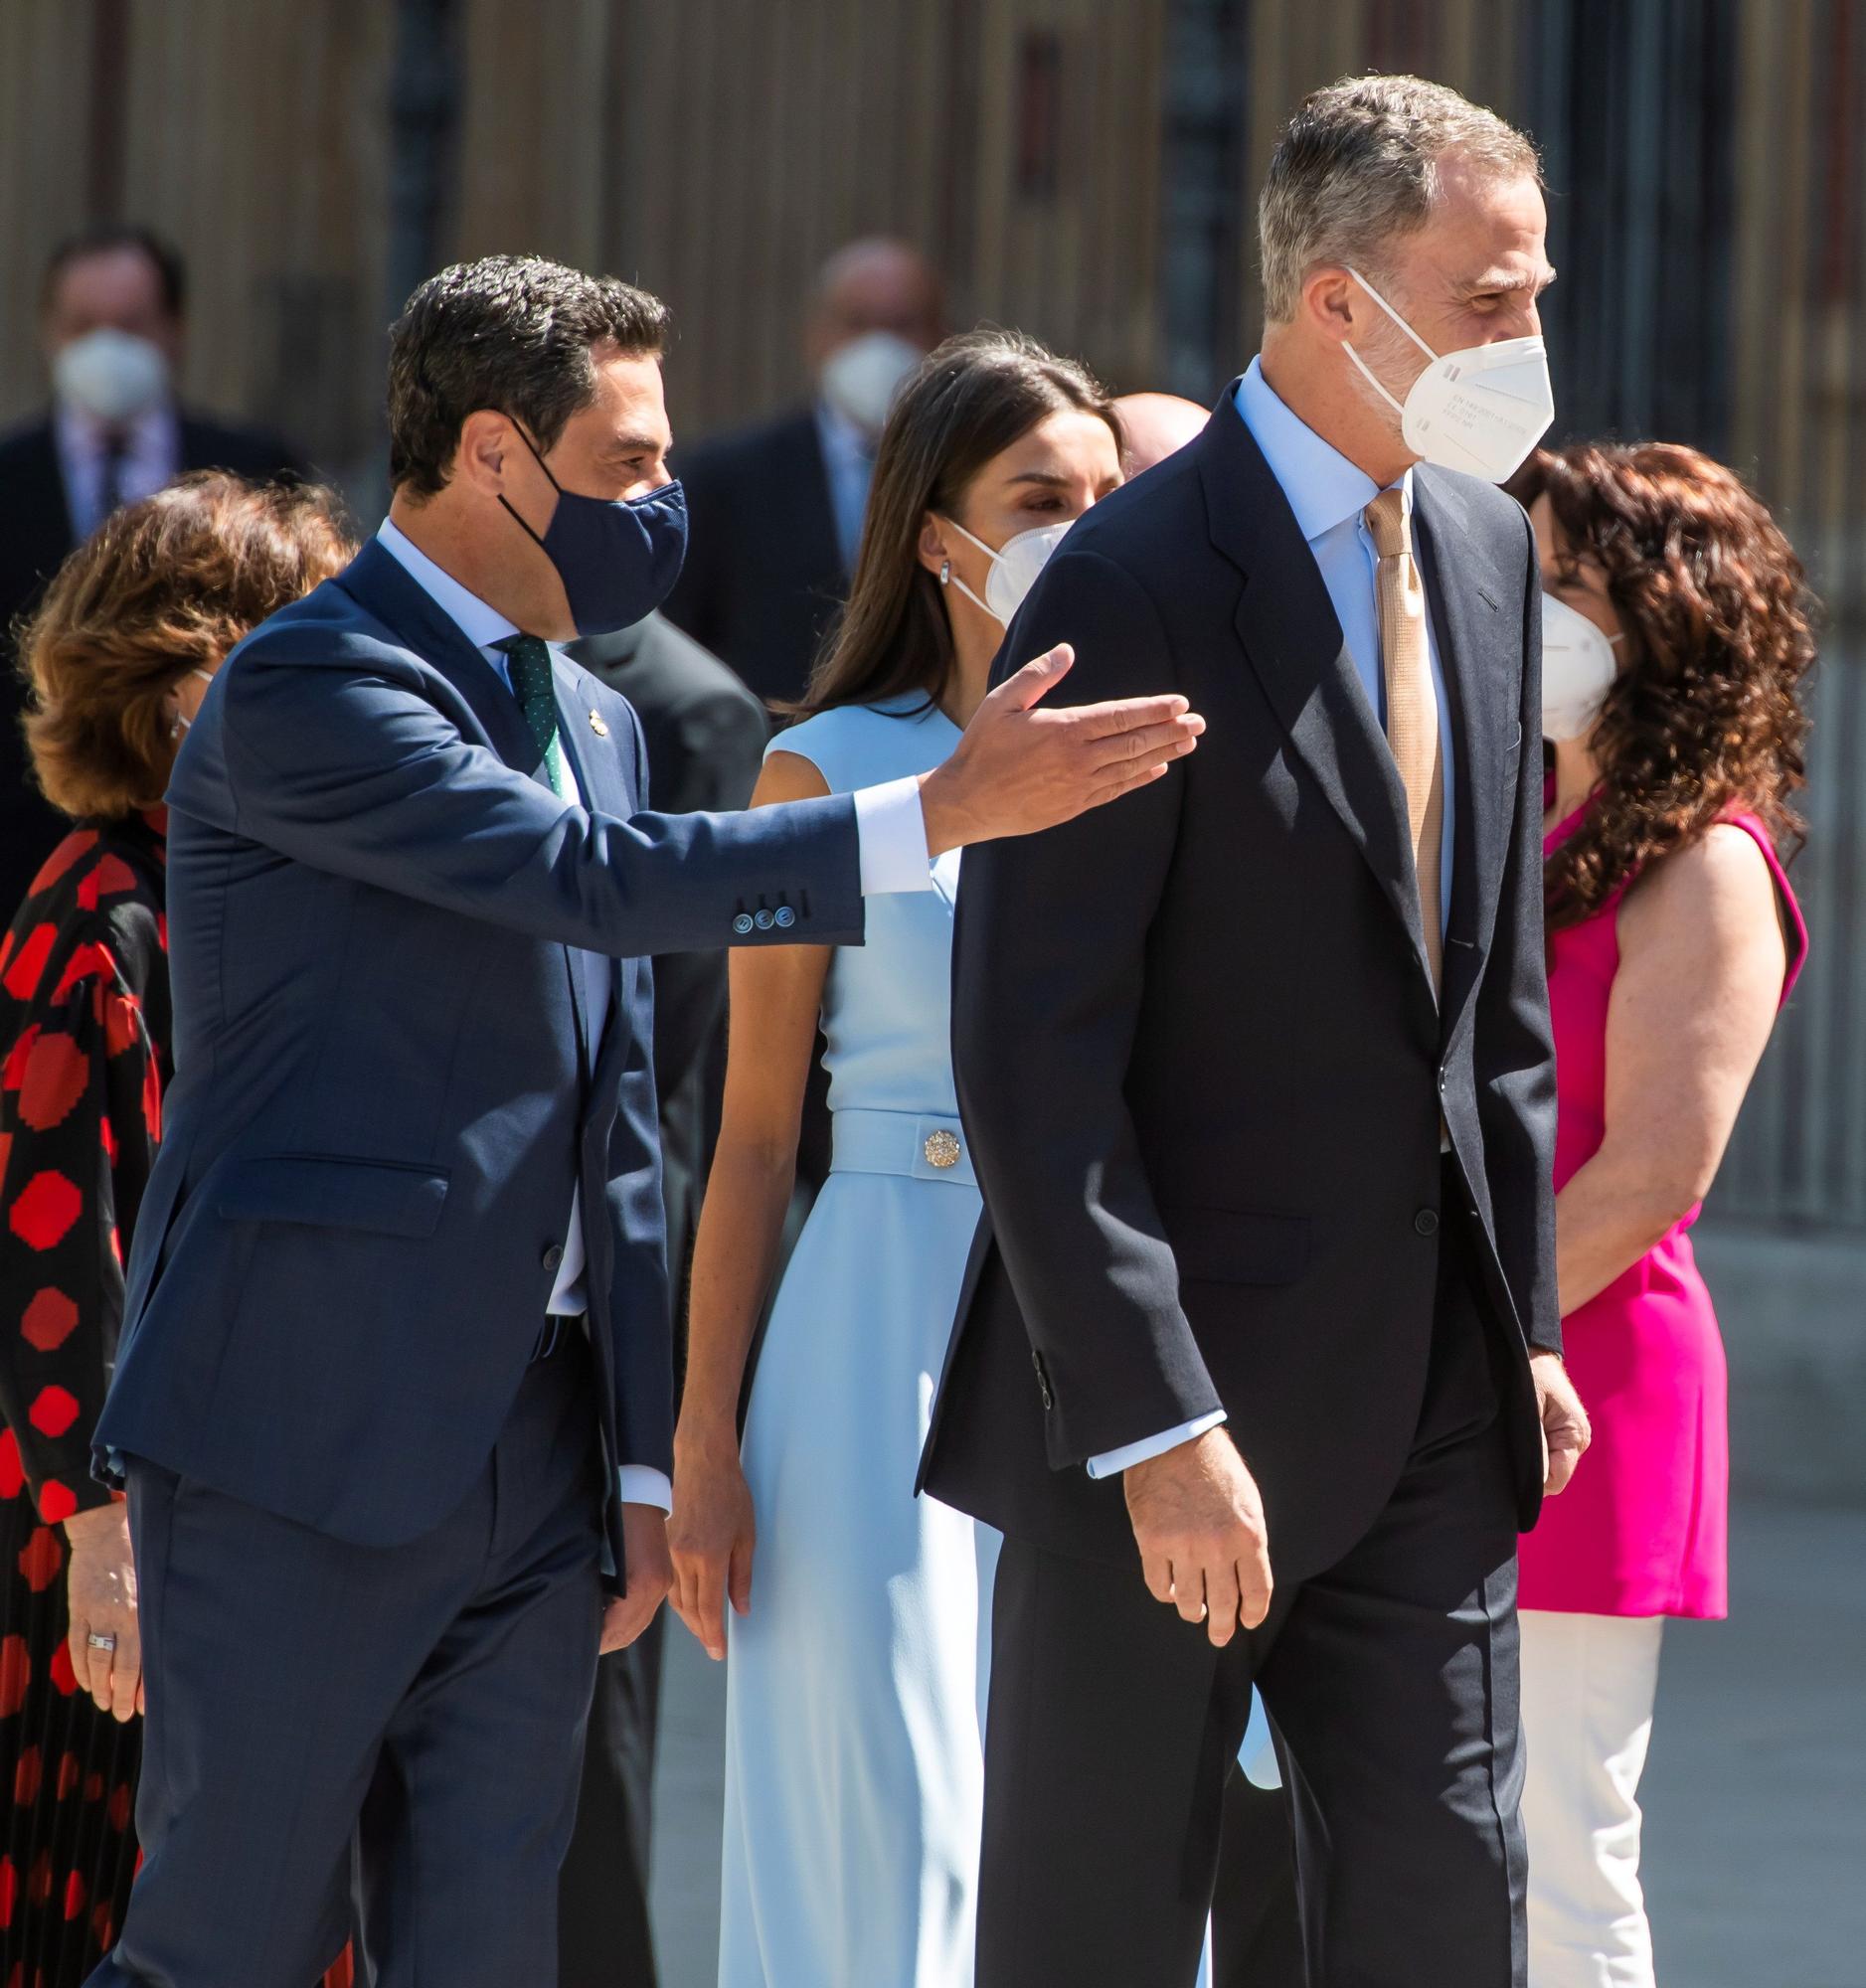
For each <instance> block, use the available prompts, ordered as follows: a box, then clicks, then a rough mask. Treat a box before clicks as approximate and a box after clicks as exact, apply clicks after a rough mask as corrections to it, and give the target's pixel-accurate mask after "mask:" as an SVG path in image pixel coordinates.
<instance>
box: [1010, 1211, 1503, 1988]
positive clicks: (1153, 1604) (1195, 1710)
mask: <svg viewBox="0 0 1866 1988" xmlns="http://www.w3.org/2000/svg"><path fill="white" fill-rule="evenodd" d="M1463 1254H1464V1252H1463V1250H1462V1247H1461V1245H1460V1244H1459V1243H1457V1242H1456V1241H1455V1240H1453V1239H1451V1238H1449V1237H1447V1242H1446V1246H1445V1247H1444V1248H1443V1250H1442V1260H1441V1273H1440V1280H1439V1306H1438V1319H1437V1324H1436V1329H1435V1339H1434V1345H1433V1349H1432V1359H1431V1373H1430V1376H1429V1378H1428V1380H1427V1384H1426V1390H1425V1400H1424V1408H1423V1409H1422V1412H1421V1415H1420V1419H1419V1424H1418V1433H1417V1436H1416V1438H1415V1442H1414V1446H1413V1449H1412V1452H1411V1454H1410V1456H1409V1458H1408V1460H1407V1463H1406V1466H1405V1469H1404V1470H1403V1472H1402V1474H1401V1477H1400V1479H1399V1482H1398V1483H1397V1484H1396V1486H1395V1487H1394V1490H1393V1493H1392V1495H1391V1497H1390V1498H1389V1500H1388V1502H1387V1504H1386V1506H1385V1508H1384V1509H1383V1510H1382V1511H1381V1512H1380V1514H1379V1515H1378V1517H1377V1518H1376V1519H1375V1521H1374V1523H1373V1524H1372V1526H1371V1527H1370V1529H1369V1530H1368V1531H1367V1533H1366V1534H1365V1535H1364V1536H1363V1537H1362V1538H1361V1540H1360V1541H1359V1542H1358V1543H1357V1544H1356V1545H1355V1546H1354V1547H1353V1548H1352V1549H1351V1550H1350V1551H1349V1552H1348V1553H1347V1554H1346V1555H1345V1556H1344V1557H1343V1558H1342V1559H1341V1560H1340V1561H1338V1562H1337V1563H1336V1564H1335V1565H1334V1566H1333V1567H1330V1568H1328V1569H1326V1570H1325V1571H1323V1572H1322V1573H1319V1574H1314V1575H1311V1576H1310V1577H1308V1578H1307V1579H1304V1580H1302V1581H1300V1582H1297V1583H1294V1584H1293V1585H1284V1586H1282V1587H1279V1588H1278V1589H1277V1591H1276V1594H1275V1597H1274V1599H1273V1601H1272V1610H1271V1614H1270V1616H1269V1618H1268V1619H1267V1620H1266V1621H1265V1623H1264V1624H1263V1625H1262V1626H1261V1627H1260V1628H1259V1629H1258V1630H1257V1631H1255V1632H1252V1633H1249V1634H1240V1635H1238V1636H1236V1637H1234V1638H1233V1640H1232V1642H1231V1644H1230V1645H1229V1646H1228V1647H1227V1648H1226V1649H1225V1650H1223V1651H1220V1650H1217V1649H1214V1648H1213V1646H1212V1644H1211V1643H1210V1641H1209V1640H1208V1639H1207V1637H1206V1634H1205V1631H1204V1629H1203V1628H1202V1627H1200V1626H1197V1625H1193V1624H1189V1623H1186V1622H1182V1621H1181V1620H1180V1619H1179V1617H1178V1615H1177V1614H1176V1613H1175V1612H1174V1611H1173V1610H1172V1609H1171V1608H1169V1607H1166V1606H1163V1605H1162V1604H1161V1603H1159V1602H1157V1601H1155V1600H1153V1598H1152V1597H1151V1596H1150V1595H1149V1594H1148V1592H1147V1590H1146V1587H1145V1585H1144V1583H1143V1582H1142V1580H1141V1578H1140V1570H1139V1566H1138V1562H1137V1560H1136V1561H1135V1562H1134V1563H1132V1564H1129V1565H1125V1566H1111V1565H1103V1564H1102V1563H1097V1562H1090V1561H1086V1560H1078V1559H1073V1558H1070V1557H1067V1556H1064V1555H1059V1554H1053V1553H1049V1552H1046V1551H1044V1550H1042V1549H1040V1548H1037V1547H1035V1546H1032V1545H1031V1544H1029V1543H1028V1542H1025V1541H1020V1540H1018V1539H1015V1538H1010V1539H1007V1540H1006V1541H1005V1543H1004V1551H1003V1555H1002V1558H1001V1559H1000V1562H999V1568H998V1580H997V1593H996V1614H995V1618H994V1645H993V1657H992V1674H991V1704H990V1716H989V1726H988V1734H987V1742H986V1765H985V1820H984V1846H983V1856H982V1861H981V1868H982V1877H981V1883H980V1897H979V1929H978V1972H977V1988H1135V1984H1138V1983H1142V1982H1144V1983H1145V1984H1147V1988H1190V1985H1191V1983H1192V1982H1193V1981H1194V1979H1195V1977H1196V1974H1197V1970H1198V1964H1199V1951H1200V1944H1201V1940H1202V1937H1203V1934H1204V1929H1205V1920H1206V1914H1207V1911H1208V1909H1209V1908H1210V1907H1211V1905H1212V1900H1213V1888H1214V1882H1215V1876H1216V1873H1217V1870H1218V1861H1219V1841H1220V1834H1221V1818H1222V1816H1223V1810H1224V1789H1225V1782H1226V1777H1227V1774H1228V1772H1229V1771H1230V1770H1231V1766H1232V1763H1233V1761H1234V1760H1235V1758H1236V1755H1237V1751H1238V1747H1239V1744H1240V1742H1241V1741H1242V1740H1243V1737H1244V1730H1245V1726H1246V1724H1247V1721H1248V1719H1249V1716H1250V1705H1251V1686H1252V1684H1253V1682H1255V1683H1256V1685H1257V1686H1258V1688H1259V1690H1260V1691H1261V1692H1262V1694H1263V1697H1264V1703H1265V1707H1266V1709H1267V1711H1268V1712H1269V1715H1270V1718H1271V1721H1272V1726H1273V1727H1274V1729H1275V1732H1276V1736H1277V1741H1278V1749H1277V1750H1278V1755H1279V1757H1280V1759H1281V1762H1282V1768H1283V1775H1284V1780H1285V1783H1286V1785H1287V1788H1288V1792H1289V1798H1290V1802H1291V1805H1292V1810H1293V1818H1294V1838H1295V1870H1296V1886H1297V1892H1298V1895H1299V1909H1300V1915H1301V1938H1302V1946H1303V1949H1304V1954H1305V1965H1306V1971H1307V1980H1308V1988H1419V1984H1420V1983H1422V1982H1431V1983H1432V1984H1433V1988H1523V1984H1524V1980H1525V1972H1524V1951H1525V1946H1524V1930H1523V1898H1524V1884H1525V1856H1524V1850H1523V1832H1522V1824H1521V1819H1520V1814H1519V1808H1520V1801H1521V1791H1522V1752H1521V1745H1520V1738H1519V1715H1518V1702H1517V1701H1518V1685H1517V1662H1518V1659H1517V1626H1516V1501H1515V1492H1514V1488H1513V1482H1512V1474H1511V1459H1510V1453H1509V1446H1508V1441H1507V1436H1506V1429H1505V1422H1504V1417H1503V1416H1502V1415H1501V1413H1500V1412H1499V1394H1498V1379H1497V1375H1496V1372H1495V1367H1496V1361H1497V1358H1498V1355H1497V1353H1496V1352H1495V1351H1494V1350H1493V1349H1492V1348H1491V1347H1489V1346H1488V1345H1487V1344H1486V1335H1485V1330H1484V1327H1483V1325H1482V1324H1481V1322H1480V1319H1479V1316H1478V1312H1477V1308H1476V1305H1475V1302H1474V1300H1473V1297H1472V1294H1471V1283H1470V1278H1469V1274H1468V1266H1467V1265H1466V1263H1465V1262H1464V1261H1463ZM1516 1357H1518V1358H1520V1357H1521V1356H1520V1354H1519V1355H1517V1356H1516ZM1349 1378H1350V1379H1351V1377H1349ZM1270 1524H1271V1564H1272V1572H1273V1570H1274V1566H1275V1554H1276V1536H1275V1516H1274V1514H1273V1513H1272V1514H1271V1515H1270ZM1085 1735H1094V1736H1095V1739H1094V1743H1093V1744H1085V1743H1084V1736H1085ZM1262 1841H1263V1843H1264V1846H1265V1850H1264V1854H1265V1855H1266V1856H1269V1857H1271V1858H1272V1859H1279V1858H1280V1857H1281V1856H1282V1855H1283V1854H1284V1853H1283V1851H1282V1847H1281V1844H1280V1843H1279V1842H1278V1841H1277V1839H1276V1836H1275V1833H1274V1832H1273V1831H1271V1832H1267V1833H1266V1834H1265V1836H1264V1837H1263V1839H1262ZM1265 1875H1266V1879H1267V1886H1266V1897H1267V1900H1270V1899H1273V1893H1274V1889H1275V1882H1276V1877H1277V1873H1276V1872H1275V1871H1274V1870H1272V1871H1270V1872H1268V1873H1266V1874H1265ZM1271 1909H1272V1915H1273V1909H1274V1908H1273V1905H1272V1906H1271ZM1225 1916H1226V1915H1225V1913H1224V1911H1223V1910H1222V1909H1221V1911H1220V1913H1219V1925H1220V1928H1221V1931H1222V1928H1223V1926H1224V1923H1225ZM1221 1964H1222V1956H1221Z"/></svg>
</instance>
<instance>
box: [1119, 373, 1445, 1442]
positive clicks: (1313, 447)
mask: <svg viewBox="0 0 1866 1988" xmlns="http://www.w3.org/2000/svg"><path fill="white" fill-rule="evenodd" d="M1235 405H1236V407H1237V410H1238V413H1239V414H1240V415H1241V416H1242V417H1243V420H1244V424H1245V426H1246V427H1247V428H1249V429H1250V430H1251V436H1252V439H1253V440H1254V441H1255V442H1256V443H1257V445H1258V447H1259V448H1260V449H1262V450H1263V452H1264V460H1265V461H1266V462H1267V463H1269V465H1270V473H1271V474H1272V476H1273V477H1274V478H1275V479H1276V481H1277V483H1278V484H1279V485H1280V486H1281V488H1282V494H1283V495H1284V496H1285V497H1286V498H1287V499H1288V500H1289V508H1290V509H1291V510H1292V511H1293V512H1294V513H1295V521H1296V526H1297V529H1298V530H1299V531H1300V532H1301V534H1302V536H1303V538H1305V539H1306V540H1307V541H1308V548H1309V551H1310V552H1311V553H1312V554H1313V555H1314V556H1315V564H1316V566H1317V568H1318V569H1319V570H1320V572H1321V577H1322V584H1323V585H1324V586H1326V587H1327V589H1328V598H1329V601H1330V602H1331V603H1332V605H1333V607H1334V610H1335V619H1336V620H1337V621H1339V622H1340V624H1341V639H1342V642H1343V643H1344V644H1345V646H1346V648H1347V652H1348V656H1349V659H1350V660H1351V661H1352V662H1353V664H1354V674H1355V675H1356V677H1358V678H1359V679H1360V685H1361V689H1362V690H1363V691H1364V692H1365V693H1366V696H1367V702H1368V707H1369V709H1370V710H1371V711H1372V712H1373V714H1374V721H1375V723H1376V724H1377V725H1379V726H1380V727H1381V728H1382V730H1383V731H1384V730H1385V725H1386V717H1385V711H1386V673H1385V671H1384V669H1383V667H1382V664H1381V657H1380V594H1379V590H1378V579H1377V576H1378V572H1379V567H1380V555H1379V554H1378V553H1377V552H1376V551H1375V549H1374V535H1373V534H1372V532H1370V531H1369V530H1368V529H1367V520H1366V517H1365V515H1364V514H1365V512H1366V510H1367V507H1368V505H1369V504H1371V503H1372V502H1373V501H1374V499H1375V498H1376V497H1378V496H1379V495H1380V487H1379V485H1378V484H1376V483H1375V482H1374V480H1373V478H1372V477H1371V476H1369V475H1368V474H1367V473H1366V472H1365V471H1364V470H1360V469H1357V468H1355V466H1354V464H1353V463H1351V462H1350V461H1349V460H1348V459H1347V457H1346V456H1345V455H1343V454H1342V453H1341V451H1340V450H1339V449H1337V448H1336V447H1335V446H1334V445H1333V444H1332V443H1331V442H1326V441H1324V440H1323V439H1322V438H1321V436H1320V435H1318V434H1317V433H1316V432H1315V430H1314V429H1313V428H1312V427H1310V426H1309V424H1308V423H1307V422H1306V421H1304V420H1303V419H1301V418H1300V417H1299V416H1298V415H1297V414H1293V413H1291V411H1290V410H1289V408H1288V407H1287V406H1286V405H1285V404H1284V403H1283V401H1282V400H1281V399H1280V398H1279V397H1278V396H1277V394H1276V392H1275V390H1274V389H1273V388H1272V386H1271V384H1270V382H1269V381H1268V380H1266V379H1265V378H1264V362H1263V361H1262V360H1261V359H1253V360H1252V361H1251V370H1250V371H1249V372H1248V373H1246V375H1245V376H1244V378H1243V379H1242V380H1241V381H1240V382H1239V383H1238V394H1237V400H1236V404H1235ZM1398 488H1399V489H1400V491H1401V492H1402V493H1403V496H1404V500H1405V513H1406V517H1407V521H1408V526H1409V530H1410V527H1411V521H1412V515H1413V472H1412V471H1411V470H1410V469H1409V470H1408V471H1407V472H1406V474H1405V475H1404V476H1402V477H1401V478H1400V481H1399V485H1398ZM1426 647H1427V651H1428V653H1429V655H1430V657H1431V660H1432V687H1433V691H1434V693H1435V694H1436V695H1437V697H1438V700H1439V737H1440V738H1441V739H1442V740H1443V741H1445V742H1446V750H1445V752H1444V754H1443V758H1444V848H1443V855H1442V872H1441V877H1440V889H1439V905H1440V910H1441V914H1442V915H1444V916H1448V915H1449V912H1450V908H1451V850H1452V837H1451V831H1452V824H1453V822H1454V821H1455V819H1456V815H1455V812H1454V810H1455V806H1456V800H1455V772H1454V768H1453V763H1452V758H1453V755H1452V753H1451V752H1450V750H1449V742H1450V738H1451V712H1450V707H1449V705H1448V704H1447V703H1446V702H1445V695H1444V671H1443V669H1442V666H1441V664H1440V661H1439V642H1438V637H1437V636H1436V635H1435V634H1434V632H1433V627H1432V617H1431V615H1428V616H1427V617H1426ZM1224 1419H1225V1417H1224V1414H1223V1413H1222V1411H1218V1410H1214V1411H1213V1412H1212V1413H1211V1414H1208V1415H1201V1416H1200V1417H1199V1418H1198V1419H1197V1420H1196V1421H1190V1422H1182V1423H1181V1424H1180V1425H1179V1426H1178V1427H1177V1428H1170V1429H1164V1430H1162V1431H1161V1432H1160V1433H1159V1434H1158V1435H1155V1436H1147V1437H1144V1438H1143V1439H1142V1440H1140V1441H1139V1442H1130V1443H1128V1444H1127V1445H1126V1447H1125V1448H1123V1449H1115V1450H1109V1451H1108V1452H1107V1453H1106V1454H1105V1455H1103V1456H1095V1457H1091V1458H1090V1459H1089V1475H1090V1476H1091V1477H1111V1476H1113V1475H1114V1474H1115V1472H1117V1471H1121V1470H1125V1469H1126V1468H1127V1467H1128V1466H1129V1465H1130V1464H1135V1463H1144V1462H1145V1461H1146V1460H1147V1458H1148V1457H1151V1456H1158V1455H1160V1454H1162V1453H1163V1452H1164V1451H1166V1450H1169V1449H1176V1448H1177V1447H1178V1446H1179V1444H1180V1443H1182V1442H1190V1441H1191V1440H1192V1439H1193V1438H1194V1437H1195V1436H1201V1435H1203V1434H1204V1433H1205V1431H1206V1430H1207V1429H1209V1428H1216V1427H1217V1426H1218V1424H1219V1423H1220V1422H1222V1421H1223V1420H1224Z"/></svg>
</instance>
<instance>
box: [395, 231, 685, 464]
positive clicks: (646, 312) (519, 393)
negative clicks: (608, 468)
mask: <svg viewBox="0 0 1866 1988" xmlns="http://www.w3.org/2000/svg"><path fill="white" fill-rule="evenodd" d="M667 334H668V315H667V306H666V305H665V304H664V303H662V301H661V300H660V298H659V297H655V296H650V295H649V294H648V292H647V291H646V290H638V289H636V288H635V287H634V286H633V285H632V284H629V283H624V282H620V281H618V280H617V279H616V278H615V277H613V276H587V275H585V274H584V272H583V271H582V270H581V269H571V268H567V267H566V266H565V265H564V264H563V263H562V262H551V261H547V260H546V259H545V258H544V257H543V256H542V255H482V256H481V257H480V258H479V260H478V261H476V262H455V263H454V264H453V265H452V267H451V268H446V269H442V270H441V271H440V273H439V274H438V275H436V276H429V277H428V279H427V280H426V282H424V283H423V284H422V286H421V287H420V288H419V289H418V290H417V291H416V292H415V294H414V295H413V296H412V297H410V299H409V300H408V303H407V304H406V305H405V306H404V308H403V312H402V315H401V316H400V317H399V318H397V320H396V321H395V323H394V324H393V325H392V326H391V327H390V331H389V480H390V482H391V483H393V484H394V485H395V487H396V488H397V489H398V490H407V491H409V492H410V493H411V494H412V495H414V496H417V497H431V496H433V495H434V494H435V492H436V491H439V490H443V489H445V488H446V483H447V472H448V469H449V467H450V466H451V464H452V462H453V458H454V455H455V453H456V451H457V450H458V448H459V445H460V427H461V424H462V423H463V422H464V421H465V419H466V417H467V415H468V414H475V413H477V412H479V411H480V410H482V409H492V410H493V411H495V412H496V413H498V414H506V415H509V416H510V417H511V418H512V419H513V420H515V421H518V422H519V423H521V424H522V425H523V427H524V429H525V431H526V433H527V434H529V435H530V437H531V439H532V440H533V442H535V443H536V444H537V447H538V449H539V452H540V453H541V454H543V453H548V452H549V450H550V449H551V448H552V447H553V446H554V445H555V444H556V442H557V439H558V437H559V436H560V435H561V434H562V433H563V432H564V424H565V422H567V421H568V420H569V419H570V417H571V416H572V415H573V414H576V413H578V412H579V411H580V410H581V409H584V408H587V407H589V406H590V404H591V403H592V402H593V401H594V399H595V396H596V374H595V366H594V362H593V360H592V358H591V349H592V348H593V347H594V346H596V345H600V344H601V343H602V342H603V341H604V340H605V339H611V340H613V341H614V343H615V344H616V345H617V346H619V347H620V348H621V350H622V352H623V353H624V354H625V355H626V356H627V357H629V358H655V359H658V358H659V357H660V355H661V354H662V353H663V352H665V351H666V349H667Z"/></svg>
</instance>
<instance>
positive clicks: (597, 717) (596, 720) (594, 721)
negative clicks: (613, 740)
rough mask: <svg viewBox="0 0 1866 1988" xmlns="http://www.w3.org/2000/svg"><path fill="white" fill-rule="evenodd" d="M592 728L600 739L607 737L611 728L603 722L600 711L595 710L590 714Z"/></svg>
mask: <svg viewBox="0 0 1866 1988" xmlns="http://www.w3.org/2000/svg"><path fill="white" fill-rule="evenodd" d="M590 729H591V731H592V732H594V734H595V735H596V737H597V738H598V739H606V738H607V737H608V736H609V728H608V727H607V726H606V725H605V724H604V723H603V721H602V715H601V713H600V712H595V711H593V712H592V713H591V714H590Z"/></svg>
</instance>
